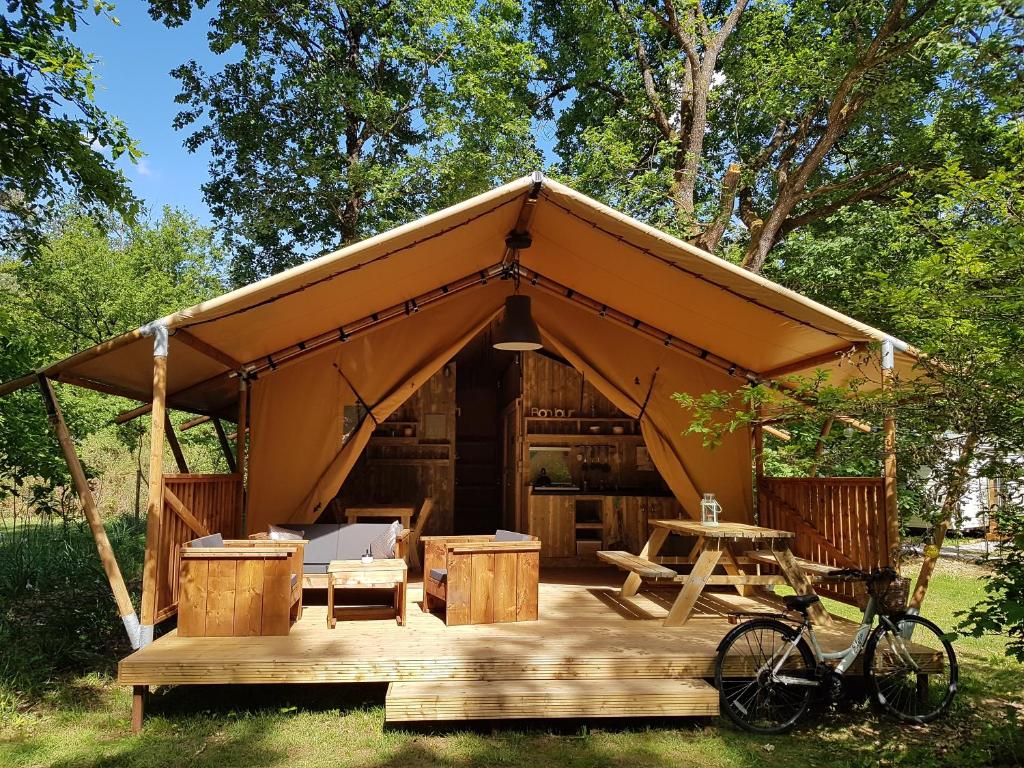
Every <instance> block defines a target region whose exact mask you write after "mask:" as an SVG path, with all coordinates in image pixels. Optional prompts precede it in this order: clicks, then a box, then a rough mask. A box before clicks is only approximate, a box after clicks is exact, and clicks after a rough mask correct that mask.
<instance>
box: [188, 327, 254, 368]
mask: <svg viewBox="0 0 1024 768" xmlns="http://www.w3.org/2000/svg"><path fill="white" fill-rule="evenodd" d="M174 338H175V339H177V340H178V341H180V342H181V343H182V344H184V345H185V346H187V347H190V348H192V349H194V350H195V351H196V352H199V353H200V354H203V355H206V356H207V357H208V358H210V359H211V360H215V361H216V362H218V363H220V364H221V365H223V366H224V367H225V368H230V369H231V370H233V371H240V370H242V368H243V366H242V363H241V362H239V361H238V360H236V359H235V358H233V357H232V356H231V355H229V354H227V353H226V352H222V351H221V350H219V349H217V348H216V347H215V346H213V345H212V344H207V343H206V342H205V341H203V340H202V339H200V338H199V337H198V336H194V335H193V334H192V333H191V332H190V331H187V330H185V329H184V328H178V329H177V330H175V331H174Z"/></svg>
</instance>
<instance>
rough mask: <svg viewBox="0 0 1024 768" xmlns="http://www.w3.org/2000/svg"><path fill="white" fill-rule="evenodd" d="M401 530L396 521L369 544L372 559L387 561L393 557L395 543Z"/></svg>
mask: <svg viewBox="0 0 1024 768" xmlns="http://www.w3.org/2000/svg"><path fill="white" fill-rule="evenodd" d="M401 530H402V524H401V523H400V522H398V521H397V520H396V521H395V522H393V523H392V524H391V525H389V526H388V527H387V528H385V529H384V530H383V531H382V532H381V533H380V535H379V536H377V537H376V538H375V539H373V540H372V541H371V542H370V554H371V555H373V557H374V559H376V560H388V559H390V558H392V557H394V556H395V543H396V542H397V541H398V534H399V533H400V532H401Z"/></svg>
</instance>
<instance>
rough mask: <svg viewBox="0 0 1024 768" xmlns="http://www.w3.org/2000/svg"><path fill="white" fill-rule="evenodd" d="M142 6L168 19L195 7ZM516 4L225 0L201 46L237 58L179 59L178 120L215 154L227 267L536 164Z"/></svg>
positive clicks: (264, 258) (527, 63)
mask: <svg viewBox="0 0 1024 768" xmlns="http://www.w3.org/2000/svg"><path fill="white" fill-rule="evenodd" d="M197 5H198V6H200V7H202V6H203V5H205V0H198V2H197ZM151 10H152V13H153V15H154V16H155V17H159V18H163V19H164V20H165V21H166V22H167V23H168V24H171V25H173V24H177V23H180V21H181V20H182V19H183V18H187V17H188V15H189V13H190V12H191V8H190V6H189V5H188V4H184V3H181V2H177V1H173V2H164V1H162V0H152V2H151ZM522 16H523V10H522V7H521V6H520V5H519V4H518V3H515V2H511V0H488V2H475V0H443V1H441V2H438V1H437V0H416V1H414V2H410V3H402V4H397V5H396V4H394V3H390V2H386V1H383V0H375V1H374V2H364V1H362V0H360V1H358V2H347V1H346V2H339V3H328V2H319V1H318V2H312V3H292V4H287V5H274V4H271V5H267V4H266V3H261V2H251V0H235V1H232V2H222V3H220V4H219V6H218V12H217V15H216V16H215V18H214V20H213V22H212V28H211V31H210V48H211V50H212V51H213V52H214V53H217V54H228V53H229V52H230V55H231V57H232V58H233V57H234V56H235V54H236V53H237V54H239V55H238V59H237V60H235V61H229V63H226V64H224V65H223V68H222V69H221V71H219V72H215V73H208V72H207V71H205V70H204V69H203V67H201V66H200V65H199V64H197V63H196V62H194V61H192V62H189V63H187V64H184V65H182V66H181V67H179V68H177V69H176V70H175V71H174V74H175V76H176V77H177V78H178V79H179V80H180V81H181V85H182V92H181V94H180V96H179V97H178V101H179V103H181V104H183V105H184V109H183V111H182V112H181V113H180V114H179V115H178V118H177V119H176V121H175V125H176V127H178V128H187V127H191V128H193V129H194V132H193V133H192V134H191V135H190V136H189V137H188V139H187V140H186V146H188V147H189V148H190V149H192V150H195V149H197V148H198V147H200V146H202V145H208V146H209V148H210V151H211V153H212V155H213V160H212V162H211V165H210V174H211V179H210V181H209V182H208V183H207V184H205V185H204V187H203V190H204V193H205V196H206V200H207V202H208V204H209V205H210V208H211V210H212V212H213V215H214V217H215V218H216V219H217V221H218V223H219V224H220V226H221V228H222V231H223V233H224V236H225V239H226V240H227V242H228V243H230V244H231V246H232V248H233V251H234V261H233V264H232V273H231V276H232V280H233V281H234V282H235V283H236V284H238V283H245V282H249V281H252V280H254V279H256V278H259V277H263V276H266V275H268V274H271V273H274V272H278V271H280V270H282V269H284V268H286V267H289V266H293V265H295V264H296V263H299V262H300V261H302V260H303V259H304V258H308V257H309V256H310V255H315V254H317V253H318V252H319V251H321V250H324V249H333V248H337V247H339V246H341V245H344V244H348V243H351V242H354V241H355V240H357V239H360V238H363V237H366V236H367V235H370V234H374V233H376V232H379V231H382V230H385V229H388V228H390V227H392V226H394V225H396V224H398V223H403V222H405V221H408V220H410V219H412V218H414V217H415V216H417V215H419V214H421V213H423V212H425V211H428V210H431V209H435V208H438V207H441V206H443V205H446V204H450V203H453V202H456V201H458V200H462V199H465V198H466V197H468V196H470V195H472V194H476V193H478V192H481V191H484V190H485V189H487V188H489V187H490V186H492V185H493V184H494V183H495V182H496V181H499V180H501V181H507V180H508V179H509V178H510V177H514V176H520V175H523V174H524V173H525V172H527V171H528V170H531V169H533V168H535V167H537V165H538V164H539V158H538V155H537V152H536V149H535V147H534V143H533V139H532V136H531V132H530V128H531V126H530V109H529V106H530V101H531V96H530V92H529V84H530V78H531V76H532V74H533V73H534V72H535V70H536V68H537V62H536V58H535V56H534V54H533V53H532V46H531V44H530V43H529V41H528V40H526V39H525V38H524V35H523V34H522V24H523V18H522ZM225 58H227V56H226V57H225ZM499 256H500V254H497V253H496V254H495V257H496V258H498V257H499Z"/></svg>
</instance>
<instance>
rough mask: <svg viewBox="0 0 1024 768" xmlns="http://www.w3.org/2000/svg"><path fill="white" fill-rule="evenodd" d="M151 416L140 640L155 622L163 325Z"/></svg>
mask: <svg viewBox="0 0 1024 768" xmlns="http://www.w3.org/2000/svg"><path fill="white" fill-rule="evenodd" d="M152 413H153V418H152V420H151V423H150V433H149V441H150V442H149V504H148V506H147V516H146V554H145V559H144V561H143V569H142V632H143V643H144V644H145V643H148V642H150V641H151V640H152V638H153V625H154V624H155V623H156V588H157V570H156V569H157V542H158V541H159V540H160V529H161V519H160V518H161V516H162V515H163V506H164V427H165V425H166V418H167V329H166V328H163V327H158V328H156V329H155V331H154V339H153V405H152Z"/></svg>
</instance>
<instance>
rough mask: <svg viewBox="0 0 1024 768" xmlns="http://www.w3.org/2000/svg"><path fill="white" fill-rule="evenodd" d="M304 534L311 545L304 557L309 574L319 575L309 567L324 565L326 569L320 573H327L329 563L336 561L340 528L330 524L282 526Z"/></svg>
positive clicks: (308, 545)
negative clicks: (317, 564)
mask: <svg viewBox="0 0 1024 768" xmlns="http://www.w3.org/2000/svg"><path fill="white" fill-rule="evenodd" d="M282 527H284V528H288V529H289V530H292V531H297V532H298V533H300V534H302V536H303V538H305V539H307V540H308V541H309V543H308V544H307V545H306V548H305V550H304V551H303V555H302V562H303V564H304V565H305V566H306V567H305V571H306V572H307V573H317V571H314V570H312V569H311V568H310V567H309V566H310V565H311V564H316V563H322V564H323V565H324V566H325V568H324V570H323V571H319V573H327V569H326V566H327V563H329V562H331V560H335V559H336V558H335V556H334V555H335V553H336V552H337V551H338V526H337V525H328V524H311V525H287V526H282Z"/></svg>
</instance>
